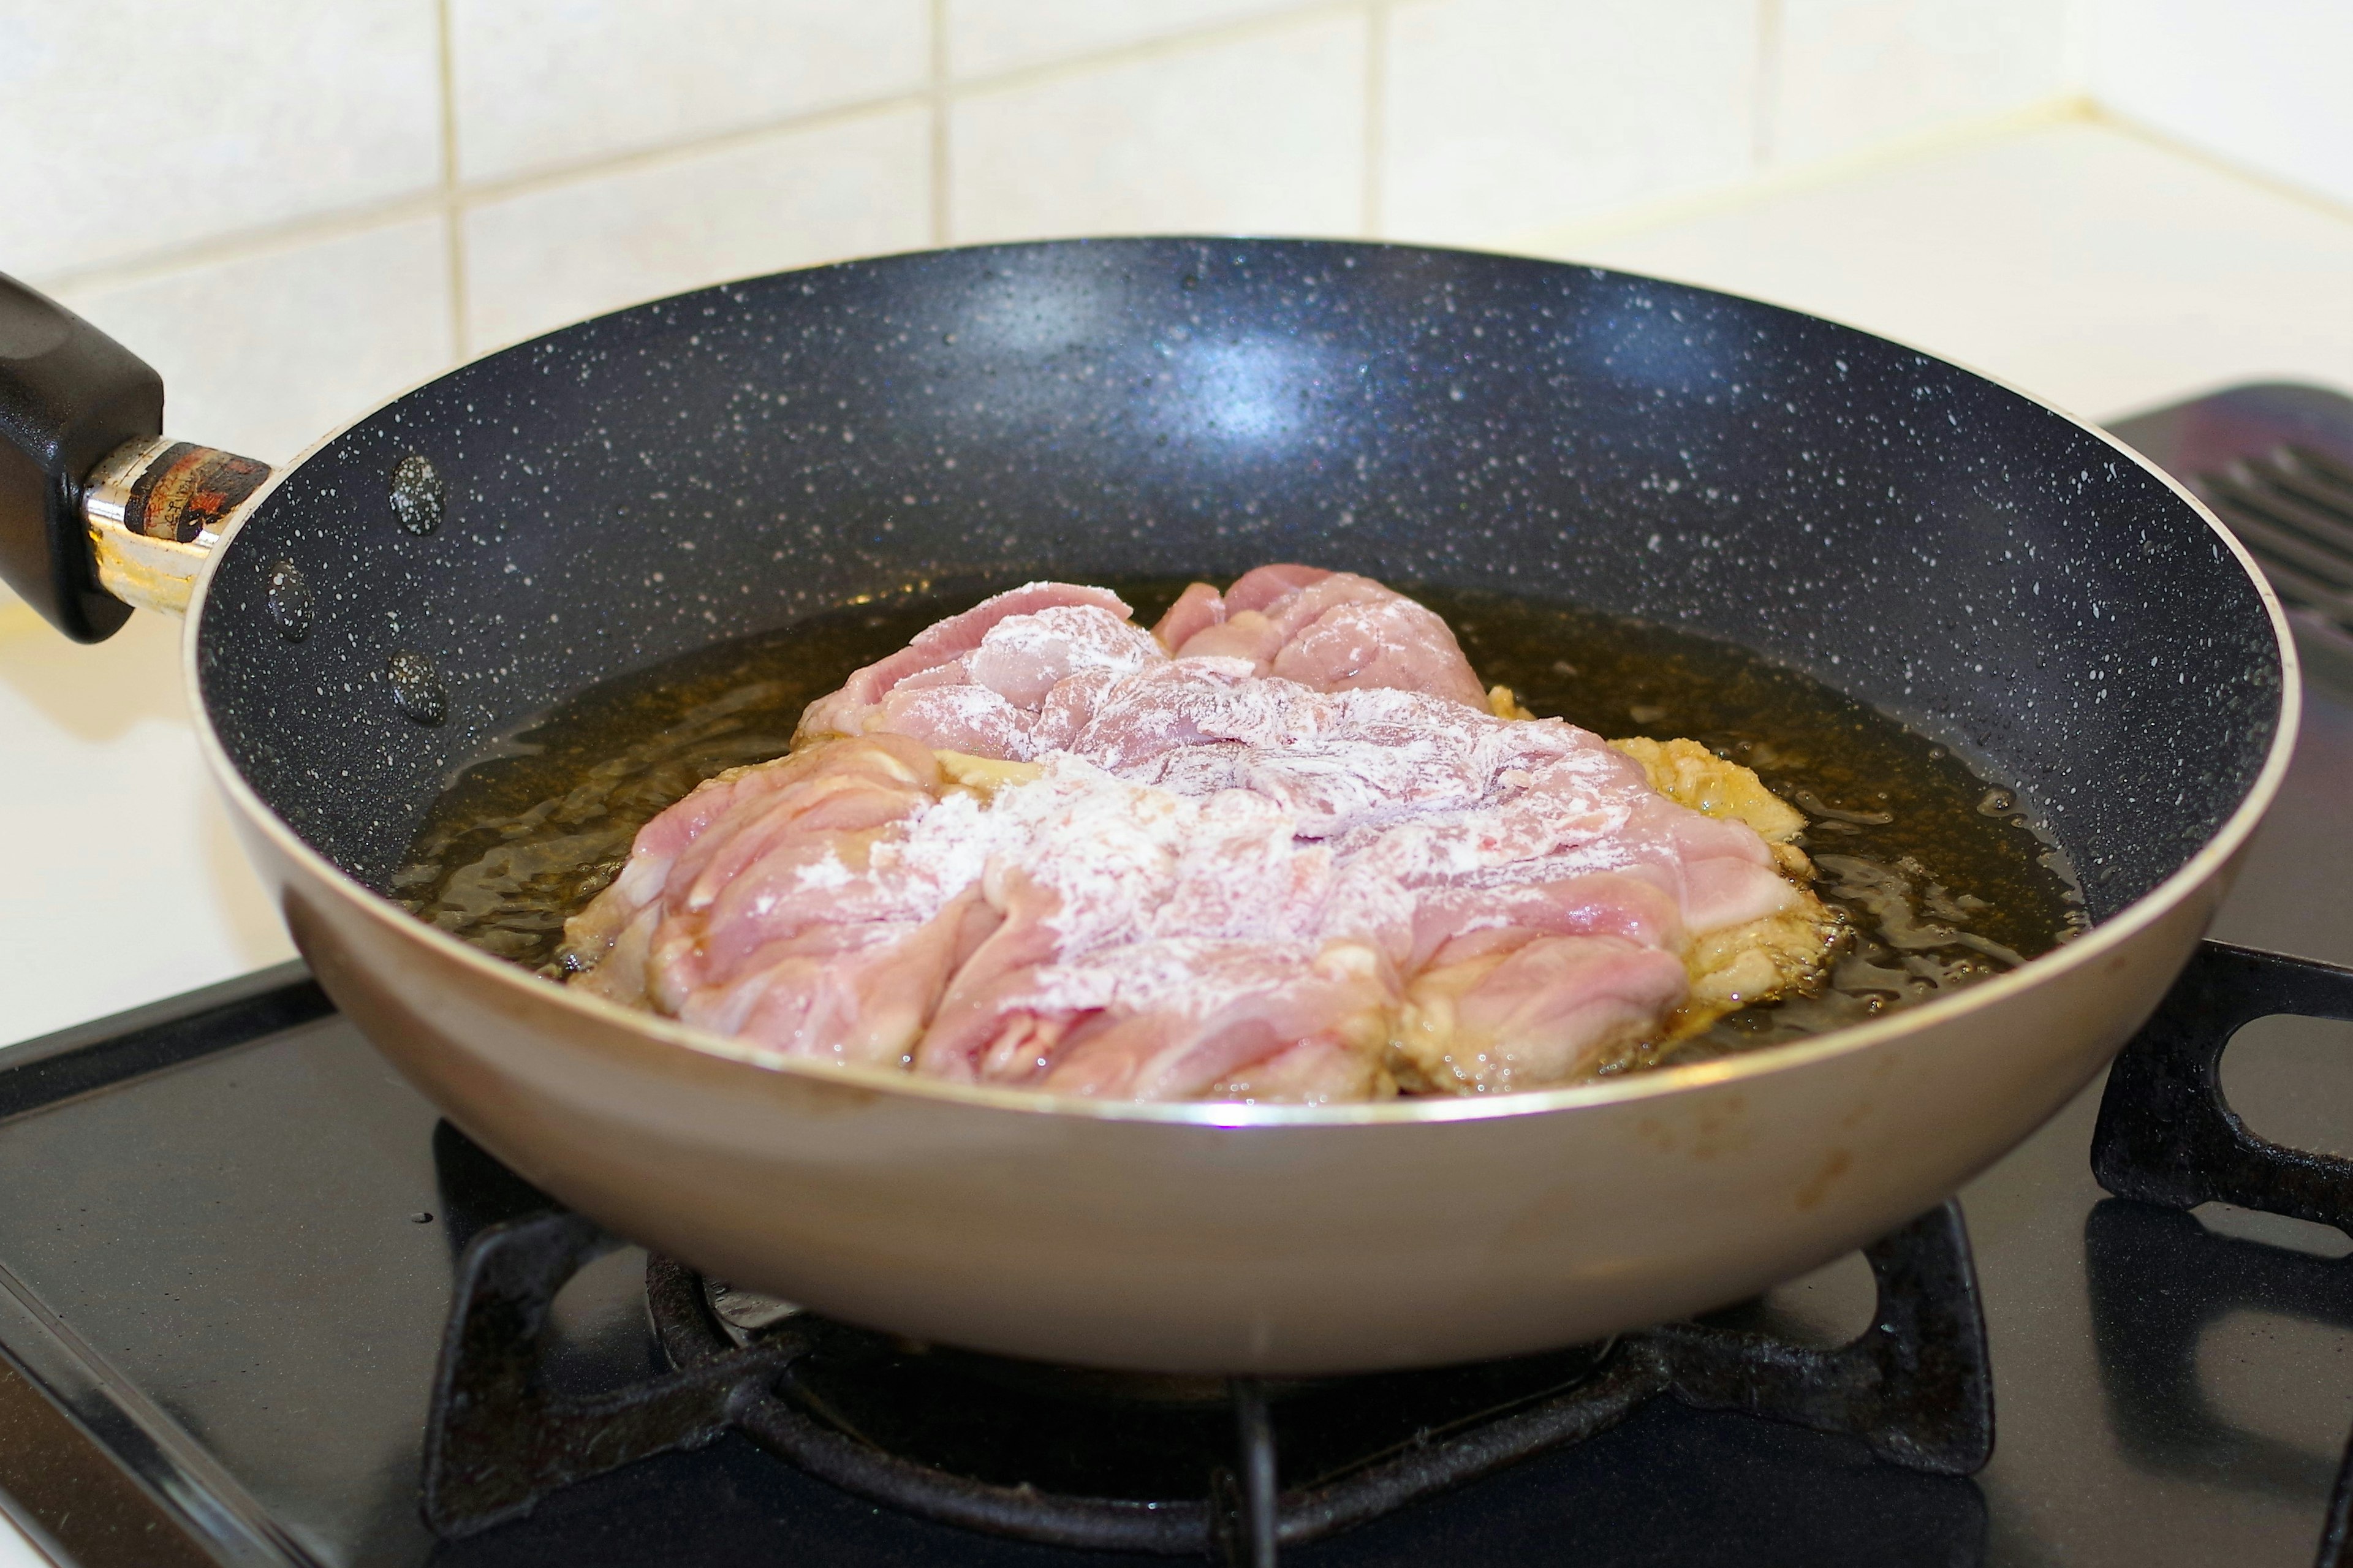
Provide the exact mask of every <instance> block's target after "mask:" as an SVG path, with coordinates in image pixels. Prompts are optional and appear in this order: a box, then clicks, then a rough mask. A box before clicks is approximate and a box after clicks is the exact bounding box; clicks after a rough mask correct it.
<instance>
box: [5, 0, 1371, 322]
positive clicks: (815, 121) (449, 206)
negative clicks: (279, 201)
mask: <svg viewBox="0 0 2353 1568" xmlns="http://www.w3.org/2000/svg"><path fill="white" fill-rule="evenodd" d="M448 3H449V0H436V9H437V11H438V12H441V13H443V14H446V11H447V7H448ZM934 4H935V5H940V7H941V8H942V9H944V0H934ZM1364 5H1365V0H1326V3H1324V4H1320V5H1297V6H1293V7H1290V8H1288V9H1285V10H1282V11H1278V12H1275V13H1273V14H1272V15H1270V16H1251V17H1246V18H1244V19H1242V20H1240V21H1237V22H1230V23H1226V24H1223V25H1220V26H1209V27H1201V28H1196V29H1194V30H1192V31H1189V32H1183V33H1176V34H1171V35H1168V36H1166V37H1156V38H1146V39H1143V40H1141V41H1138V42H1134V43H1126V44H1117V45H1113V46H1111V47H1107V48H1102V49H1096V50H1093V51H1091V52H1088V53H1084V54H1078V55H1072V56H1070V57H1068V58H1061V59H1055V60H1049V61H1045V62H1042V63H1039V64H1037V65H1029V66H1018V67H1014V68H1009V69H1007V70H1002V71H997V72H996V73H994V74H992V75H987V76H982V77H976V78H975V79H973V80H971V81H968V82H965V83H964V84H962V85H961V86H957V85H955V84H954V83H953V82H951V81H948V80H946V79H944V71H943V70H941V69H940V68H939V67H938V66H937V65H935V66H934V71H933V78H934V79H933V80H932V81H931V82H927V83H926V84H925V85H924V86H923V87H920V88H917V89H913V90H912V91H910V90H903V89H902V90H901V91H898V92H893V93H887V94H884V95H882V96H881V97H877V98H868V99H860V100H856V101H854V102H849V103H838V104H828V105H827V106H826V107H824V108H822V109H815V110H798V111H796V112H794V113H791V114H785V115H779V116H777V117H776V118H775V119H773V120H765V121H758V122H756V123H754V124H750V125H741V126H734V127H732V128H730V129H727V130H724V131H719V132H711V133H708V134H705V135H702V136H698V137H693V138H690V139H688V140H685V141H679V142H657V143H654V144H652V145H649V146H644V147H637V148H630V149H628V150H626V151H623V152H619V153H608V154H605V155H603V156H600V157H596V158H591V159H586V160H583V161H582V162H580V163H567V164H559V165H555V166H553V167H549V168H543V169H534V170H531V171H528V172H526V173H524V174H513V175H509V176H506V177H504V178H501V179H491V180H483V181H480V182H479V183H476V184H466V183H465V182H464V181H462V180H459V179H456V178H455V174H454V170H455V165H456V142H455V137H454V134H453V131H452V125H453V122H454V119H455V104H456V100H455V95H454V94H453V93H452V92H450V91H449V84H450V82H451V80H452V79H454V76H455V61H454V58H448V61H447V63H446V64H445V67H444V69H443V71H442V73H441V74H442V79H443V84H444V85H443V92H442V99H443V104H444V116H445V128H444V133H443V164H444V167H443V171H442V174H441V176H440V179H439V180H438V182H437V184H436V187H435V189H434V190H433V191H432V192H431V193H430V194H426V193H422V192H418V193H412V194H410V195H405V196H396V197H393V198H391V199H389V200H385V201H382V202H376V203H371V204H367V205H361V206H356V207H350V208H345V209H343V210H341V211H335V212H325V213H316V214H311V215H308V216H302V217H298V218H290V219H287V220H284V221H282V222H279V223H274V224H266V225H261V226H256V227H253V228H248V229H242V230H239V231H237V232H236V233H233V234H227V235H221V236H218V237H214V238H210V239H205V240H198V241H195V242H194V243H192V244H188V245H183V246H176V247H172V248H170V249H166V250H159V251H150V252H147V253H144V254H142V255H136V256H130V257H123V258H117V259H114V260H110V261H103V262H99V263H96V264H94V265H90V266H87V267H75V268H60V269H59V270H58V271H56V272H52V273H45V274H43V275H42V276H41V277H40V278H39V279H37V280H36V281H37V282H38V283H39V284H40V286H42V287H44V288H50V289H67V288H74V289H79V288H90V287H97V288H111V287H116V286H119V285H121V284H125V283H134V282H141V281H144V280H146V279H150V278H153V277H157V276H162V275H164V274H168V273H171V272H174V271H177V270H179V269H180V268H185V267H190V266H204V265H207V264H211V263H216V262H221V261H228V260H235V259H237V258H241V257H244V256H248V255H250V254H253V253H255V252H259V251H267V250H269V249H272V248H275V247H280V246H286V245H293V244H300V243H302V242H304V241H307V240H311V239H321V238H329V237H333V236H336V235H339V234H353V233H358V232H361V231H364V230H365V229H368V228H373V227H375V226H377V225H379V224H383V223H388V222H393V221H396V220H398V219H400V218H403V217H414V216H424V215H426V214H429V213H438V212H448V214H449V215H450V221H451V223H452V225H453V226H455V225H456V224H457V222H458V220H459V218H461V217H462V216H463V215H464V213H465V211H466V209H468V208H469V207H473V206H479V205H482V204H484V203H486V202H492V201H500V200H503V199H505V198H506V197H508V196H513V195H528V194H530V193H533V192H535V191H541V190H549V189H554V188H555V187H558V186H562V185H565V184H575V183H577V182H580V181H584V180H588V179H593V178H596V176H599V175H602V174H622V173H627V172H628V171H629V170H631V169H635V168H644V167H648V166H653V165H659V164H660V163H668V162H671V161H675V160H679V159H682V158H688V157H693V156H697V155H700V154H702V153H717V152H725V151H727V150H729V149H730V148H734V147H741V146H745V145H749V144H750V143H752V142H758V141H761V140H764V139H765V138H766V137H769V136H773V135H782V134H785V133H787V132H794V131H801V130H815V129H818V128H820V127H823V126H826V125H830V124H836V123H840V122H843V121H850V120H855V119H858V118H860V117H861V116H864V115H868V114H874V113H881V112H885V111H888V110H894V109H905V108H913V107H922V106H926V105H931V104H933V103H934V102H935V101H936V102H937V103H938V104H940V105H943V106H944V105H946V104H949V103H952V101H953V100H955V99H957V98H959V97H969V96H972V95H975V94H978V93H987V92H998V91H1004V90H1007V89H1016V88H1023V87H1031V86H1037V85H1039V84H1042V83H1044V82H1049V81H1052V80H1055V79H1060V78H1062V77H1067V76H1074V75H1082V74H1084V73H1085V72H1086V71H1088V70H1091V69H1093V68H1099V67H1105V66H1116V65H1124V64H1130V63H1133V62H1134V61H1137V60H1143V59H1149V58H1153V57H1155V56H1159V55H1175V54H1183V53H1186V52H1188V51H1190V50H1192V49H1196V48H1202V47H1216V46H1219V45H1221V44H1229V43H1237V42H1242V41H1245V40H1247V39H1250V38H1253V37H1262V36H1265V35H1267V34H1271V33H1275V32H1281V31H1282V30H1284V29H1286V28H1289V27H1293V26H1304V25H1306V24H1308V23H1312V22H1316V21H1329V20H1331V19H1333V18H1335V17H1339V16H1357V15H1361V14H1362V12H1363V7H1364ZM442 37H443V40H444V52H445V56H453V53H454V52H453V51H449V50H448V46H447V40H448V30H447V29H446V27H445V28H444V30H443V34H442ZM935 194H936V195H939V196H941V197H942V198H943V200H942V205H945V204H944V194H945V193H944V192H941V193H935ZM458 243H459V245H460V246H462V242H458Z"/></svg>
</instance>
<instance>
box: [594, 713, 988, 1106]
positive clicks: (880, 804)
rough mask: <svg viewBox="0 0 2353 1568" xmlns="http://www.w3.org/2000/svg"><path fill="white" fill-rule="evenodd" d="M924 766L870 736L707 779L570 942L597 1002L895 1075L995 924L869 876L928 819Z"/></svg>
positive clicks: (929, 783)
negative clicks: (643, 1008)
mask: <svg viewBox="0 0 2353 1568" xmlns="http://www.w3.org/2000/svg"><path fill="white" fill-rule="evenodd" d="M938 779H939V769H938V764H937V763H936V762H935V761H934V758H933V756H932V753H931V752H930V750H929V749H928V748H926V747H923V746H922V745H921V744H919V743H917V742H913V741H910V740H908V739H906V738H904V737H902V736H898V735H890V734H877V735H869V736H862V737H860V738H858V739H855V740H840V741H834V742H826V743H823V744H819V745H816V746H811V747H808V748H807V749H805V750H803V751H799V752H793V753H791V754H790V755H788V756H786V757H784V758H781V759H779V760H778V761H776V762H775V763H765V764H763V765H761V766H759V767H755V768H750V769H745V770H741V771H739V772H737V773H732V774H728V775H723V776H722V777H720V778H717V779H713V780H712V781H710V782H709V783H707V784H704V785H702V787H701V788H700V789H698V790H696V791H695V792H694V793H693V794H691V795H688V796H687V798H686V799H685V800H683V801H681V802H680V803H679V804H678V805H674V806H672V807H671V808H670V810H669V811H666V812H664V813H662V814H661V815H660V816H657V817H656V818H655V819H654V820H653V821H652V822H650V823H649V824H647V826H646V827H645V828H644V829H642V830H641V831H640V832H639V834H638V840H637V843H636V845H635V847H633V850H632V853H631V857H630V862H629V864H628V867H626V868H624V870H623V872H622V875H621V876H620V877H619V878H617V879H616V880H615V881H614V883H613V885H612V886H611V887H609V888H607V889H606V890H605V891H604V892H602V893H600V894H599V895H597V897H596V900H593V901H592V902H591V903H590V904H589V906H588V908H587V909H586V910H583V911H582V913H581V914H580V915H579V916H578V917H576V918H575V920H574V921H571V922H570V923H569V924H568V925H567V927H566V931H565V934H566V938H567V941H568V943H569V945H570V947H571V948H572V950H573V951H574V952H578V953H583V954H584V955H586V956H588V957H591V958H596V959H598V960H600V961H599V962H597V963H596V967H595V968H594V969H592V970H590V971H589V973H587V974H586V975H585V976H583V977H582V979H581V983H582V984H585V985H586V986H587V987H588V988H589V989H591V990H594V991H597V992H600V993H602V994H606V995H608V996H611V997H613V998H614V999H615V1000H619V1001H626V1002H636V1003H639V1004H641V1005H651V1006H653V1007H654V1008H656V1009H657V1010H659V1011H660V1012H663V1013H666V1014H669V1015H670V1016H673V1017H677V1018H680V1019H682V1020H684V1021H685V1022H687V1023H690V1024H694V1025H697V1026H701V1027H704V1028H709V1029H711V1030H712V1031H714V1032H716V1033H720V1034H725V1035H731V1036H734V1037H738V1038H742V1039H744V1040H747V1041H749V1042H751V1043H753V1044H754V1045H758V1046H762V1047H767V1048H770V1049H773V1050H776V1051H777V1052H779V1053H780V1054H784V1055H788V1056H807V1057H818V1058H828V1059H833V1060H841V1061H852V1062H860V1063H866V1064H870V1065H882V1064H891V1065H895V1064H896V1063H897V1062H898V1061H899V1060H900V1059H901V1058H902V1057H903V1056H904V1054H905V1052H906V1051H907V1049H908V1048H909V1047H910V1046H912V1044H913V1041H914V1039H915V1037H917V1036H918V1035H919V1034H920V1033H921V1031H922V1029H923V1026H924V1025H925V1024H926V1023H927V1022H928V1020H929V1017H930V1014H931V1012H932V1009H933V1006H934V1003H935V1002H936V999H937V998H938V996H939V994H940V993H941V991H942V989H943V988H944V985H945V984H946V982H947V978H948V976H949V974H950V973H953V972H954V971H955V967H956V966H957V965H958V964H960V963H962V962H963V961H964V959H965V957H966V956H968V955H969V953H970V952H971V950H972V949H973V948H974V947H976V946H977V945H979V942H980V941H981V939H982V937H983V936H984V935H985V933H986V931H987V929H988V928H989V927H991V926H993V924H994V913H993V911H991V910H988V909H987V907H986V905H985V904H983V903H982V902H981V901H980V900H978V899H977V896H976V895H973V896H970V897H965V896H961V895H960V894H958V893H957V892H956V890H953V889H951V890H950V896H949V897H947V898H945V899H944V900H943V899H941V898H939V897H936V896H934V894H935V892H936V890H935V889H922V888H918V887H913V886H909V885H907V884H906V883H904V882H902V881H897V880H894V879H891V878H888V877H877V876H874V875H871V874H870V871H871V868H870V867H869V861H870V859H871V851H872V848H873V847H874V845H875V843H876V842H877V841H878V839H881V838H884V837H889V836H890V835H892V833H893V832H894V831H896V830H897V829H899V828H900V827H902V826H903V825H904V824H905V823H906V821H907V820H908V819H909V818H911V817H913V816H917V815H920V814H921V813H922V812H923V810H925V809H927V808H928V807H929V806H930V805H932V804H933V801H934V789H935V788H936V786H937V783H938Z"/></svg>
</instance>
